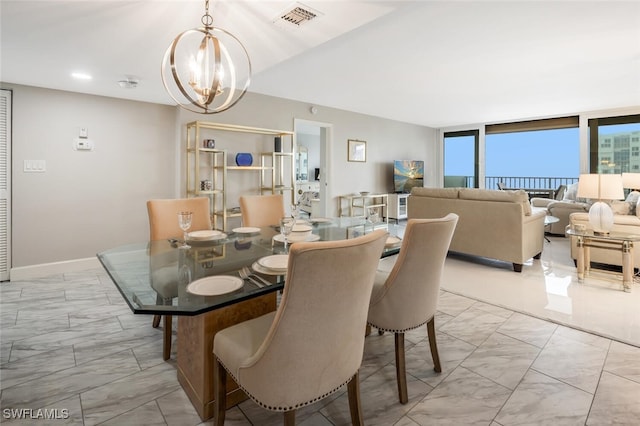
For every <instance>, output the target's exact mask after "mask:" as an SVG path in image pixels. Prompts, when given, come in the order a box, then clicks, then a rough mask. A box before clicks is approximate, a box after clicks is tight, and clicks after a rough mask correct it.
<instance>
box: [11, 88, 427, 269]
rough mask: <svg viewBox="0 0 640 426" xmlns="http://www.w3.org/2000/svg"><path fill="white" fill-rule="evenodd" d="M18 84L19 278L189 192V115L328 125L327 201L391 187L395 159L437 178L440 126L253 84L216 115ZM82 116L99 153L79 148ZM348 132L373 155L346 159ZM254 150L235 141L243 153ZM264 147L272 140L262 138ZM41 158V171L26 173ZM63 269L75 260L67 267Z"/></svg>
mask: <svg viewBox="0 0 640 426" xmlns="http://www.w3.org/2000/svg"><path fill="white" fill-rule="evenodd" d="M1 87H3V88H7V89H12V90H13V153H12V154H13V224H12V225H13V229H12V230H13V241H12V245H13V252H12V255H13V258H12V259H13V265H12V277H13V278H15V277H16V276H17V275H19V276H28V275H29V271H30V270H31V271H35V270H39V271H41V272H42V274H46V273H47V272H49V273H50V271H51V270H53V269H54V266H53V265H55V264H58V263H61V262H73V261H76V260H78V259H91V260H92V261H94V260H95V254H96V253H97V252H99V251H102V250H105V249H108V248H111V247H115V246H119V245H123V244H128V243H133V242H139V241H145V240H146V239H147V238H148V232H149V231H148V221H147V212H146V205H145V202H146V200H148V199H150V198H173V197H177V196H182V195H184V194H185V192H186V191H185V189H186V183H185V174H184V173H183V170H184V167H185V162H186V159H185V158H186V157H185V144H186V123H188V122H191V121H195V120H202V121H213V122H219V123H229V124H241V125H247V126H253V127H265V128H272V129H283V130H293V122H294V118H302V119H307V120H313V121H322V122H327V123H332V124H333V135H332V142H331V144H332V146H331V147H330V151H331V162H332V167H331V170H332V176H331V177H330V181H329V187H328V194H329V195H330V198H331V199H332V201H330V204H329V206H333V207H332V208H333V209H335V210H334V212H333V214H337V198H336V197H337V196H338V195H340V194H345V193H350V192H354V191H360V190H365V189H366V190H370V191H379V192H387V191H390V190H391V189H392V181H391V163H392V160H393V159H394V158H416V159H425V160H426V162H427V170H425V172H426V175H425V179H426V183H425V185H428V186H432V185H434V183H435V176H436V175H435V173H434V168H433V167H429V166H428V165H429V164H431V163H432V162H433V164H435V159H434V158H435V152H436V149H435V143H436V142H435V139H436V132H435V130H434V129H429V128H425V127H422V126H416V125H410V124H406V123H399V122H396V121H391V120H385V119H381V118H377V117H371V116H366V115H362V114H355V113H351V112H347V111H342V110H337V109H331V108H324V107H321V106H318V113H317V114H315V115H313V116H312V115H311V113H310V112H309V106H308V104H306V103H303V102H295V101H289V100H285V99H280V98H273V97H268V96H263V95H258V94H252V93H248V94H247V95H246V96H245V97H244V98H243V99H242V100H241V101H240V102H239V103H238V105H236V106H235V107H234V108H232V109H231V110H229V111H226V112H224V113H221V114H216V115H209V116H205V115H200V114H194V113H190V112H188V111H184V110H182V109H179V108H176V107H170V106H165V105H156V104H149V103H142V102H135V101H126V100H120V99H114V98H106V97H100V96H92V95H83V94H78V93H71V92H63V91H57V90H49V89H41V88H35V87H29V86H20V85H11V84H6V83H2V84H1ZM81 126H85V127H87V128H88V129H89V138H90V139H91V140H92V141H93V142H94V143H95V150H94V151H93V152H79V151H74V150H73V149H72V141H73V139H74V138H76V137H77V136H78V131H79V128H80V127H81ZM347 139H359V140H366V141H367V162H366V163H349V162H347ZM245 149H247V147H246V146H239V147H238V151H242V150H245ZM265 149H266V147H265ZM24 160H45V161H46V165H47V171H46V172H45V173H24V172H23V162H24ZM65 267H66V268H67V269H68V268H69V265H68V264H67V265H65Z"/></svg>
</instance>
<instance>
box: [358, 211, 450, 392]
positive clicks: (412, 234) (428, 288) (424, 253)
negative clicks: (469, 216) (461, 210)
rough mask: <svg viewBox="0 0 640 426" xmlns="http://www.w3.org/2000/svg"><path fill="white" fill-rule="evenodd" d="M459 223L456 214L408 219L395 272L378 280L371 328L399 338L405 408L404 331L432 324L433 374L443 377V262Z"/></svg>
mask: <svg viewBox="0 0 640 426" xmlns="http://www.w3.org/2000/svg"><path fill="white" fill-rule="evenodd" d="M457 223H458V215H456V214H454V213H450V214H448V215H447V216H445V217H444V218H439V219H409V220H408V221H407V227H406V229H405V233H404V238H403V241H402V245H401V246H400V253H399V254H398V258H397V259H396V262H395V264H394V265H393V268H392V269H391V271H389V272H383V271H378V273H377V274H376V279H375V283H374V287H373V290H372V295H371V304H370V306H369V317H368V319H367V322H368V324H369V325H370V326H372V327H375V328H377V329H378V331H379V332H384V331H389V332H392V333H394V334H395V352H396V378H397V382H398V394H399V398H400V402H401V403H402V404H406V403H407V401H408V394H407V377H406V368H405V353H404V333H405V331H408V330H412V329H414V328H418V327H420V326H422V325H424V324H427V334H428V337H429V346H430V348H431V356H432V358H433V363H434V370H435V371H436V372H440V371H441V367H440V358H439V356H438V347H437V345H436V333H435V324H434V316H435V313H436V306H437V303H438V294H439V292H440V281H441V279H442V271H443V269H444V261H445V259H446V257H447V252H448V251H449V244H450V243H451V238H452V236H453V231H454V230H455V227H456V224H457Z"/></svg>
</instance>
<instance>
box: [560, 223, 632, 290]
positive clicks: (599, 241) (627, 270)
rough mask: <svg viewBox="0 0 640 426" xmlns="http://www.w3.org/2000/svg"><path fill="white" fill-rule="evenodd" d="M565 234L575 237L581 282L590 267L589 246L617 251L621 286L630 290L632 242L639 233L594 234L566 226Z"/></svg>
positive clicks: (579, 279)
mask: <svg viewBox="0 0 640 426" xmlns="http://www.w3.org/2000/svg"><path fill="white" fill-rule="evenodd" d="M566 233H567V235H569V236H571V237H574V238H576V240H577V241H576V242H577V247H578V258H577V259H576V260H577V265H576V266H577V268H578V281H580V282H582V281H583V280H584V277H585V276H586V275H589V270H590V269H591V256H590V249H591V247H597V248H600V249H605V250H616V251H619V252H620V254H621V256H622V287H623V290H624V291H626V292H630V291H631V284H633V268H634V265H633V243H634V242H636V241H640V235H631V234H622V233H618V232H610V233H608V234H603V235H596V234H594V233H593V231H590V230H587V231H576V230H574V229H571V228H567V231H566Z"/></svg>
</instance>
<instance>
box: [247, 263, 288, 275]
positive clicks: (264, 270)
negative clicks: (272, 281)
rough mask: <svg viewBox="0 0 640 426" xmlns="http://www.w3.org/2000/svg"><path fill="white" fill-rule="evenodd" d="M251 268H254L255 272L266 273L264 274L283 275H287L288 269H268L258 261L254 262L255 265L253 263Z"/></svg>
mask: <svg viewBox="0 0 640 426" xmlns="http://www.w3.org/2000/svg"><path fill="white" fill-rule="evenodd" d="M251 269H253V270H254V271H255V272H258V273H260V274H264V275H282V276H285V275H287V271H286V270H285V271H274V270H273V269H268V268H265V267H264V266H262V265H260V264H259V263H258V262H253V265H251Z"/></svg>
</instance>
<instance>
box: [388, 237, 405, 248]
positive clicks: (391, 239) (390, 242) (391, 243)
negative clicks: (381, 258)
mask: <svg viewBox="0 0 640 426" xmlns="http://www.w3.org/2000/svg"><path fill="white" fill-rule="evenodd" d="M401 242H402V240H401V239H400V238H398V237H393V236H392V237H387V241H386V242H385V243H384V245H385V246H386V247H391V246H395V245H396V244H400V243H401Z"/></svg>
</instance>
